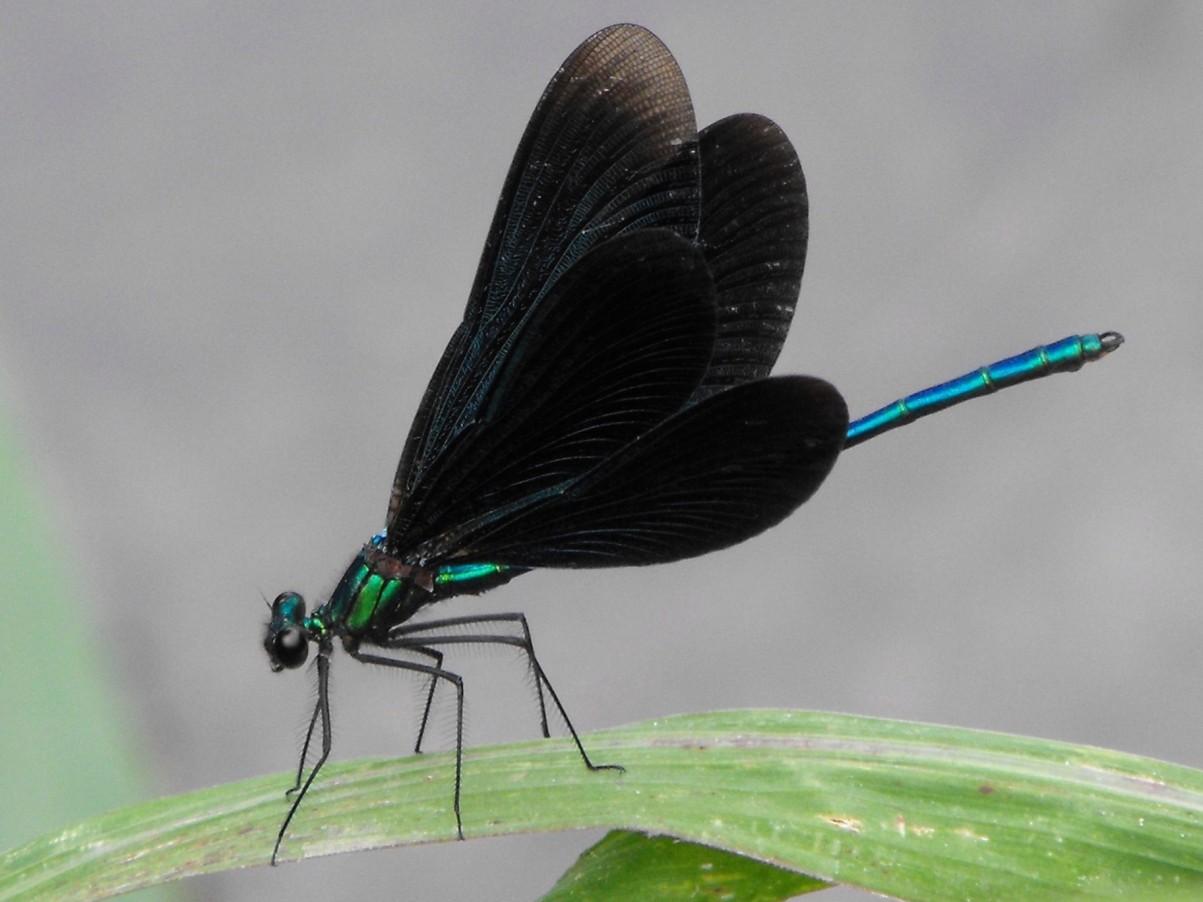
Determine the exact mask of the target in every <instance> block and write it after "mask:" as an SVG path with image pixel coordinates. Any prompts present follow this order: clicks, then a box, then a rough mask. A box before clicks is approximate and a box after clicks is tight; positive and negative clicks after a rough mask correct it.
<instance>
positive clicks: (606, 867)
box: [541, 830, 831, 902]
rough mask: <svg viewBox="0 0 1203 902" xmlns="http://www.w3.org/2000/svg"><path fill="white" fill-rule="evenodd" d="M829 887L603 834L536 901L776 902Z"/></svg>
mask: <svg viewBox="0 0 1203 902" xmlns="http://www.w3.org/2000/svg"><path fill="white" fill-rule="evenodd" d="M830 886H831V884H829V883H825V882H824V881H822V880H816V879H815V878H814V877H808V876H806V875H805V874H799V873H798V872H797V871H787V870H786V869H785V868H779V867H774V866H773V865H771V864H764V863H763V862H760V861H753V860H752V859H751V858H744V857H743V856H742V855H733V854H732V853H730V852H724V851H722V850H721V849H712V848H710V847H709V846H702V845H698V844H697V843H691V842H683V841H681V840H679V839H674V838H673V837H671V836H645V835H644V834H642V833H632V832H630V831H629V830H614V831H612V832H610V833H607V834H606V836H605V837H604V838H603V839H602V840H601V842H599V843H597V844H596V845H594V846H592V847H591V848H589V849H586V850H585V853H584V854H583V855H582V856H581V857H580V859H579V860H578V861H577V863H576V864H575V865H573V866H572V867H571V868H570V869H569V870H568V872H567V873H566V874H565V875H564V876H563V877H561V878H560V880H559V882H557V883H556V885H555V886H554V887H553V888H552V890H551V892H549V893H548V894H547V895H545V896H544V897H543V899H542V900H541V902H583V900H588V902H629V900H631V899H655V900H656V902H678V900H679V902H687V900H693V899H721V900H723V902H781V900H783V899H792V898H794V897H795V896H801V895H803V894H804V893H810V892H814V891H816V890H820V889H827V888H828V887H830Z"/></svg>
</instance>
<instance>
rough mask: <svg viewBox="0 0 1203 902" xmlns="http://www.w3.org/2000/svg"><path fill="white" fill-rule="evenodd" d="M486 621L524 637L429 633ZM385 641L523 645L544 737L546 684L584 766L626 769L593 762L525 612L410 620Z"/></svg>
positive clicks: (412, 645)
mask: <svg viewBox="0 0 1203 902" xmlns="http://www.w3.org/2000/svg"><path fill="white" fill-rule="evenodd" d="M487 623H517V624H519V625H520V626H521V628H522V637H521V638H519V637H517V636H511V635H506V634H505V633H466V634H462V635H445V636H442V635H434V636H432V635H428V634H429V633H432V632H435V631H438V630H441V629H452V628H459V627H463V626H475V625H477V624H487ZM384 644H385V645H386V647H388V648H397V649H408V650H415V649H420V648H421V649H430V648H432V647H433V646H440V645H509V646H511V647H513V648H520V649H522V651H523V652H524V653H525V655H526V658H527V660H528V661H529V662H530V667H531V670H533V671H534V674H535V686H536V687H537V689H538V693H539V714H540V720H541V725H542V728H543V736H544V737H545V738H546V737H549V736H550V730H549V729H548V725H547V708H546V705H545V703H544V699H543V687H544V686H546V687H547V693H548V695H550V696H551V700H552V702H554V703H555V706H556V710H557V711H559V712H560V717H561V718H563V720H564V725H565V726H566V727H567V728H568V733H569V735H571V736H572V741H573V742H574V743H575V744H576V749H577V752H578V753H580V756H581V760H582V761H584V762H585V766H586V767H587V768H589V770H617V771H622V770H625V768H624V767H623V766H622V765H621V764H594V763H593V761H592V759H591V758H590V757H589V753H588V752H586V751H585V746H584V744H583V743H582V742H581V737H580V736H579V735H578V734H577V732H576V727H574V726H573V725H572V720H571V718H569V716H568V712H567V711H566V710H565V709H564V705H563V703H562V702H561V701H560V697H559V695H558V694H557V693H556V690H555V687H554V686H552V685H551V680H549V679H548V678H547V674H546V673H545V672H544V671H543V666H542V665H541V664H540V663H539V659H538V657H537V656H536V655H535V647H534V643H533V642H532V641H531V637H530V628H529V627H528V625H527V622H526V616H525V615H523V614H520V613H508V614H477V615H468V616H465V617H450V618H447V619H445V620H429V621H426V622H424V623H409V624H405V625H404V626H402V627H398V628H396V629H394V630H393V631H391V632H390V634H389V637H388V640H387V642H386V643H384Z"/></svg>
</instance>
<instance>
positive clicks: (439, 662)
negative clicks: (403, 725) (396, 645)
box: [410, 645, 443, 755]
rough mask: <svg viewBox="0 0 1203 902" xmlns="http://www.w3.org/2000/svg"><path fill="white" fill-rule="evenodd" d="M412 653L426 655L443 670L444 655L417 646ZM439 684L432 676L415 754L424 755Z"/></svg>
mask: <svg viewBox="0 0 1203 902" xmlns="http://www.w3.org/2000/svg"><path fill="white" fill-rule="evenodd" d="M410 651H412V652H414V653H415V654H420V655H426V656H427V657H429V658H431V659H432V660H433V661H434V666H435V667H436V668H438V669H439V670H442V669H443V653H442V652H441V651H438V650H437V649H433V648H426V647H424V646H420V645H415V646H414V647H413V648H411V649H410ZM438 684H439V678H438V677H434V676H432V677H431V678H430V688H429V689H427V690H426V704H425V705H423V706H422V723H421V724H420V725H419V726H418V739H417V741H416V742H415V743H414V754H415V755H420V754H422V739H423V738H424V737H425V736H426V725H427V724H428V723H429V722H430V709H431V708H432V707H433V706H434V690H435V687H437V686H438Z"/></svg>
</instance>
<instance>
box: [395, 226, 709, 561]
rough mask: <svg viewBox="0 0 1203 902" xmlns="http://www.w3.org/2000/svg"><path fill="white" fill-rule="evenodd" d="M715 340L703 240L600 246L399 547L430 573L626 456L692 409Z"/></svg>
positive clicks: (546, 310) (656, 238) (522, 346)
mask: <svg viewBox="0 0 1203 902" xmlns="http://www.w3.org/2000/svg"><path fill="white" fill-rule="evenodd" d="M714 333H715V313H714V285H713V282H712V280H711V277H710V270H709V268H708V267H707V266H706V262H705V260H704V259H703V258H702V253H701V251H700V250H699V249H698V247H697V245H696V243H694V242H692V241H689V240H687V239H685V238H682V237H681V236H680V235H677V234H676V233H675V232H670V231H668V230H666V229H641V230H638V231H635V232H630V233H628V234H625V235H620V236H618V237H616V238H612V239H610V240H609V241H607V242H605V243H603V244H601V245H598V246H597V247H596V248H594V249H593V250H591V251H590V252H589V253H588V254H586V255H585V256H584V257H583V258H582V259H581V260H580V261H579V262H578V263H577V264H576V265H575V266H573V267H572V268H571V269H569V270H568V272H567V273H565V274H564V276H563V278H561V279H560V280H559V281H558V282H557V283H556V284H555V286H553V288H552V289H551V291H549V292H548V294H547V297H546V298H544V300H543V301H542V302H540V304H539V305H538V307H537V308H536V309H535V310H534V311H532V313H531V315H530V316H529V317H528V318H527V319H526V321H525V322H524V323H523V324H522V327H521V329H520V330H519V332H518V334H516V335H515V336H514V337H513V340H512V342H511V348H510V351H509V353H508V354H507V356H506V358H505V361H504V365H503V366H502V367H501V368H500V369H499V370H498V373H497V375H496V377H495V378H494V379H493V381H492V382H491V384H490V386H489V392H488V393H487V395H485V396H484V397H483V398H482V403H481V405H480V407H479V410H478V413H477V416H476V419H475V420H473V421H472V422H471V423H468V424H466V425H465V426H464V427H463V428H462V429H461V430H460V431H459V432H458V433H457V434H456V435H455V437H454V438H453V439H452V440H451V442H450V443H449V444H448V445H447V447H446V448H445V449H444V451H443V453H442V454H440V455H439V456H438V458H437V459H435V460H434V461H432V462H430V464H429V465H428V466H427V467H426V468H425V470H424V471H423V473H422V478H421V480H420V481H418V482H417V483H416V484H415V485H414V487H413V488H412V489H411V490H410V494H409V495H408V496H407V499H406V500H407V503H408V504H411V505H412V510H411V513H410V515H409V516H408V518H407V520H406V528H405V531H404V532H402V531H399V530H397V529H395V528H394V529H393V530H390V532H389V535H388V547H389V550H390V551H391V552H392V553H394V554H396V555H398V556H403V557H406V558H407V559H410V560H411V562H413V563H425V562H427V561H428V560H429V559H430V558H432V557H437V556H440V555H441V554H442V553H444V552H445V551H446V550H447V549H448V548H449V544H448V543H454V541H455V539H454V536H456V535H457V534H458V533H457V529H458V527H459V526H460V525H461V524H463V523H465V522H470V521H472V520H474V519H476V518H478V517H480V516H483V515H485V514H486V513H488V512H490V511H501V510H509V509H512V508H513V507H514V506H515V505H517V506H524V505H529V504H530V503H532V501H534V500H535V499H537V498H539V497H542V496H544V495H546V494H547V493H549V492H554V491H558V490H560V489H562V487H563V486H564V485H565V484H567V483H568V482H571V481H572V480H574V479H576V478H578V477H579V476H581V475H582V474H583V473H585V472H586V471H588V470H590V469H592V468H593V467H594V466H596V465H597V464H598V463H600V462H601V461H603V460H605V459H606V458H608V457H610V456H611V455H613V454H615V453H617V452H619V451H621V450H622V448H623V447H625V446H626V445H628V444H629V443H630V442H631V441H633V440H634V439H636V438H638V437H639V436H640V435H643V434H644V433H646V432H647V431H648V430H649V429H651V428H652V427H654V426H655V425H656V424H658V423H661V422H663V421H664V420H665V419H666V418H668V417H670V416H671V415H672V414H673V413H675V412H676V411H677V410H679V409H680V408H681V407H682V406H683V405H684V404H685V402H686V399H688V398H689V396H690V395H691V394H692V393H693V392H694V390H695V389H696V388H697V386H698V383H699V381H700V380H701V378H702V376H703V374H704V373H705V371H706V364H707V362H708V361H709V360H710V352H711V349H712V348H713V346H714Z"/></svg>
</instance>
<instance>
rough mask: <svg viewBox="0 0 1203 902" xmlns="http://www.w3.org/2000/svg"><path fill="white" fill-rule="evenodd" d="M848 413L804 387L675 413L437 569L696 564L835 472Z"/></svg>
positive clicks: (490, 523) (491, 522)
mask: <svg viewBox="0 0 1203 902" xmlns="http://www.w3.org/2000/svg"><path fill="white" fill-rule="evenodd" d="M847 428H848V410H847V407H846V406H845V405H844V400H843V398H841V397H840V394H839V392H837V391H836V390H835V389H834V388H833V387H832V386H831V385H829V384H828V383H826V382H823V381H822V380H820V379H814V378H811V377H808V376H780V377H775V378H770V379H762V380H758V381H755V382H745V383H743V384H741V385H737V386H735V387H733V388H730V389H728V390H726V391H724V392H719V393H718V394H716V395H712V396H711V397H709V398H707V399H705V400H704V401H702V402H700V403H698V404H696V405H694V406H692V407H688V408H686V409H685V410H683V411H681V412H680V413H678V414H676V415H675V416H673V417H672V418H670V419H669V420H667V421H665V422H664V423H662V424H661V425H660V426H658V427H656V428H655V429H653V430H652V431H651V432H648V433H646V434H644V435H643V436H641V437H640V438H638V439H637V440H636V441H634V442H632V443H631V444H630V445H628V446H627V447H626V448H625V449H623V450H622V451H621V452H619V453H618V454H616V455H614V456H613V457H611V458H609V459H608V460H606V461H605V462H603V463H602V464H601V465H599V466H598V467H597V468H595V469H594V470H593V471H591V472H590V473H589V474H587V475H586V476H584V477H583V478H581V479H580V480H578V481H576V482H575V483H573V484H571V485H569V486H567V487H565V488H564V489H563V490H562V491H560V492H559V493H558V494H553V495H549V496H548V497H546V498H544V499H542V500H541V501H540V502H538V503H535V504H532V505H530V506H528V507H526V508H525V509H522V510H516V511H509V512H500V511H495V512H493V513H491V514H488V515H485V516H483V517H481V518H480V519H479V520H478V521H477V522H476V523H473V524H468V525H466V526H465V527H463V528H462V529H461V530H460V531H459V534H458V535H457V536H455V537H449V538H454V542H455V546H456V547H454V548H453V547H452V543H451V542H450V541H449V542H447V543H446V544H445V546H444V548H445V551H444V553H445V555H446V557H445V558H444V560H465V561H488V562H491V563H498V564H510V565H514V566H520V567H616V566H627V565H632V564H656V563H662V562H665V561H674V560H679V559H681V558H688V557H694V556H696V555H700V554H706V553H707V552H710V551H714V550H716V549H719V548H725V547H727V546H729V545H734V544H736V543H738V542H742V541H744V540H745V539H748V538H750V537H752V536H754V535H756V534H758V533H760V532H762V531H764V530H765V529H768V528H769V527H770V526H773V525H775V524H777V523H779V522H780V521H781V520H783V519H785V517H787V516H788V515H789V514H790V513H791V512H792V511H793V510H794V509H795V508H797V507H798V505H800V504H802V502H804V501H805V500H806V499H807V498H809V497H810V496H811V495H812V494H813V493H814V491H815V490H816V489H817V488H818V487H819V484H820V483H822V481H823V479H824V478H825V477H826V476H827V474H828V472H830V470H831V467H832V465H833V464H834V463H835V459H836V457H837V456H838V454H839V452H840V449H841V447H842V446H843V443H844V433H845V430H846V429H847Z"/></svg>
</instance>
